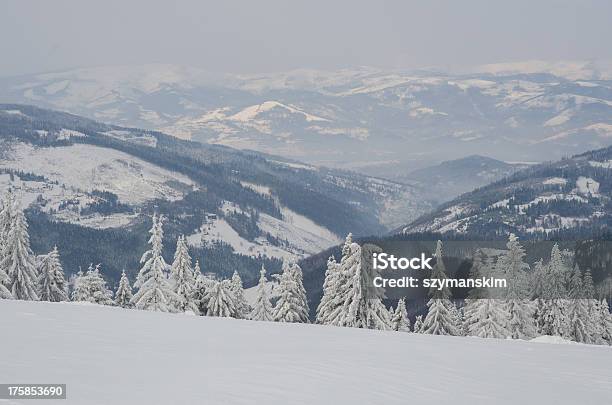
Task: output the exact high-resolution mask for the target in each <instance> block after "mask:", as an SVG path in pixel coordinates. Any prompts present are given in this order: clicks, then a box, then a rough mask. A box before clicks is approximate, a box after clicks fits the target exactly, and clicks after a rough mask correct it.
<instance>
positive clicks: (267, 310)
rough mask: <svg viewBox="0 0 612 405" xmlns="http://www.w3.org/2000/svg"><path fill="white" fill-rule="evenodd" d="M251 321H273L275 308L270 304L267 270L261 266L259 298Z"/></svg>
mask: <svg viewBox="0 0 612 405" xmlns="http://www.w3.org/2000/svg"><path fill="white" fill-rule="evenodd" d="M251 319H252V320H254V321H273V320H274V317H273V308H272V303H271V302H270V296H269V294H268V289H267V284H266V269H265V267H264V266H263V264H262V265H261V270H260V271H259V284H257V298H256V299H255V305H254V308H253V311H252V312H251Z"/></svg>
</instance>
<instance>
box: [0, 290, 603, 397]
mask: <svg viewBox="0 0 612 405" xmlns="http://www.w3.org/2000/svg"><path fill="white" fill-rule="evenodd" d="M0 319H2V322H3V329H2V338H1V341H2V344H3V346H5V347H12V348H16V349H15V350H5V351H4V352H3V355H2V364H3V366H4V367H0V381H14V382H34V381H39V382H44V381H46V382H61V383H65V384H66V385H67V399H66V400H62V401H60V402H61V403H62V404H66V405H70V404H79V405H82V404H129V405H138V404H211V405H218V404H224V405H233V404H269V405H277V404H278V405H280V404H305V405H306V404H307V405H312V404H330V405H331V404H333V405H341V404H356V403H360V404H387V405H393V404H398V405H405V404H407V403H410V404H415V405H424V404H451V403H452V404H456V405H473V404H496V405H516V404H558V405H575V404H606V403H609V401H610V398H612V384H610V364H611V363H612V349H611V348H610V347H601V346H590V345H580V344H576V345H559V344H546V343H530V342H523V341H511V340H496V339H480V338H462V337H447V336H430V335H419V334H409V333H398V332H380V331H371V330H362V329H352V328H339V327H328V326H318V325H304V324H284V323H270V322H252V321H243V320H235V319H229V318H210V317H195V316H184V315H178V314H163V313H155V312H146V311H137V310H125V309H121V308H113V307H103V306H96V305H74V304H67V303H42V302H24V301H0ZM67 337H69V339H67ZM19 348H24V349H23V350H20V349H19ZM15 403H23V404H27V403H29V402H28V401H27V400H24V401H16V402H15Z"/></svg>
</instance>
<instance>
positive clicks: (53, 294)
mask: <svg viewBox="0 0 612 405" xmlns="http://www.w3.org/2000/svg"><path fill="white" fill-rule="evenodd" d="M39 274H40V275H39V278H38V297H39V299H40V300H41V301H51V302H60V301H68V289H67V285H66V280H65V278H64V270H63V269H62V264H61V262H60V259H59V252H58V251H57V246H55V247H54V248H53V250H52V251H51V252H49V253H48V254H47V255H45V256H44V257H43V259H42V261H41V263H40V270H39Z"/></svg>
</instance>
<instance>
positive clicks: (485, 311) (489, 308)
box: [469, 298, 509, 339]
mask: <svg viewBox="0 0 612 405" xmlns="http://www.w3.org/2000/svg"><path fill="white" fill-rule="evenodd" d="M499 301H500V300H496V299H489V298H486V299H481V300H479V303H480V305H479V306H478V310H477V312H476V313H475V316H476V318H477V321H476V322H474V323H472V324H471V325H470V326H469V333H470V335H472V336H478V337H482V338H498V339H502V338H505V337H507V336H508V334H509V332H508V329H506V322H507V316H508V313H507V312H505V311H504V305H503V303H502V304H500V302H499Z"/></svg>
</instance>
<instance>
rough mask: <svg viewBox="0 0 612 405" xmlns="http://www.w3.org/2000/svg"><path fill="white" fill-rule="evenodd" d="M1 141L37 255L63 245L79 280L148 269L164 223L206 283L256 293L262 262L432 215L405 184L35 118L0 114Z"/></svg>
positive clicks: (42, 114) (70, 120)
mask: <svg viewBox="0 0 612 405" xmlns="http://www.w3.org/2000/svg"><path fill="white" fill-rule="evenodd" d="M0 139H1V140H2V144H1V150H2V159H1V160H0V177H1V180H2V181H1V183H2V185H3V187H5V188H8V187H12V188H13V189H15V190H16V192H17V194H18V195H19V196H20V198H22V199H23V201H24V205H25V206H26V207H28V210H27V213H28V218H29V220H30V222H31V229H32V235H33V236H32V241H33V247H34V250H35V251H37V252H47V251H48V250H49V249H50V248H51V247H52V246H53V245H54V244H58V245H60V247H61V250H62V251H63V258H64V260H65V261H66V263H65V265H66V266H65V267H66V269H67V271H68V272H75V271H77V270H78V268H79V266H80V267H87V266H88V264H89V263H90V262H93V263H97V262H101V263H102V264H103V266H102V269H103V272H105V273H107V275H108V276H109V277H110V279H111V280H113V281H117V280H118V276H119V274H120V272H121V269H122V268H125V269H126V270H128V272H132V271H134V269H135V268H137V261H138V259H139V257H138V253H137V252H140V251H142V248H143V247H144V244H145V239H146V228H147V226H148V225H147V224H148V223H149V221H150V220H149V218H150V216H151V215H152V214H153V213H156V212H157V213H161V214H164V215H165V217H166V218H167V224H165V226H166V229H167V235H166V236H167V238H168V240H169V241H171V243H168V244H167V245H168V246H171V245H172V244H173V243H174V242H173V241H175V240H176V238H177V237H178V235H179V234H185V235H188V236H189V238H188V240H189V243H190V245H191V246H192V248H193V249H194V250H195V252H196V254H195V256H196V257H199V258H200V261H201V263H202V265H203V271H205V272H206V271H210V272H214V273H220V274H225V275H227V274H231V272H233V271H234V270H235V269H237V270H239V271H240V272H242V273H243V274H244V276H245V281H246V282H247V284H249V283H253V282H254V281H255V279H256V276H255V275H256V272H255V269H257V268H258V266H259V265H260V264H261V262H262V261H263V262H265V263H266V264H267V265H268V266H269V268H270V269H271V270H274V269H278V268H279V264H278V263H279V261H278V260H279V259H282V258H283V257H287V255H288V256H291V257H296V258H299V257H302V256H303V255H305V254H311V253H315V252H317V251H320V250H322V249H324V248H326V247H328V246H330V245H333V244H334V243H337V242H338V241H339V240H340V235H344V234H346V233H347V232H349V231H352V232H355V233H357V234H362V235H366V234H377V233H381V232H385V231H386V229H388V226H392V225H393V223H394V222H389V221H390V218H394V219H396V220H397V218H402V217H403V218H406V219H409V218H411V217H415V216H416V215H418V214H419V213H421V212H423V211H424V210H425V209H427V208H428V207H429V205H428V204H427V203H426V202H419V201H417V200H416V198H414V195H415V193H416V192H415V190H414V189H413V188H411V187H408V186H404V185H401V184H398V183H392V182H388V181H384V180H380V179H375V178H370V177H365V176H362V175H356V174H353V173H350V172H341V171H337V170H328V169H324V168H316V167H313V166H308V165H302V164H299V163H296V162H291V161H287V160H284V159H282V158H278V157H273V156H268V155H263V154H260V153H256V152H248V151H236V150H233V149H231V148H227V147H223V146H215V145H203V144H199V143H194V142H190V141H183V140H179V139H176V138H173V137H170V136H167V135H164V134H162V133H159V132H153V131H145V130H138V129H132V128H122V127H118V126H114V125H107V124H102V123H99V122H96V121H92V120H89V119H84V118H81V117H78V116H74V115H71V114H66V113H61V112H56V111H49V110H44V109H40V108H36V107H33V106H23V105H0ZM260 258H262V259H260ZM264 258H265V259H264Z"/></svg>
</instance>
